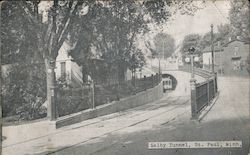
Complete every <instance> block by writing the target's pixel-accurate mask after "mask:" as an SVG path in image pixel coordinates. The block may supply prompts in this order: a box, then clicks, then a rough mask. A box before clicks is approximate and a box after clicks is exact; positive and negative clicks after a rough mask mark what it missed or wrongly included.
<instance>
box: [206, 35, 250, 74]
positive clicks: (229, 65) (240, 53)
mask: <svg viewBox="0 0 250 155" xmlns="http://www.w3.org/2000/svg"><path fill="white" fill-rule="evenodd" d="M248 55H249V43H248V42H245V41H243V40H239V39H234V40H229V41H228V42H227V43H225V44H224V45H221V46H220V43H218V44H217V45H215V46H214V65H215V66H214V67H215V71H217V72H219V73H221V74H225V75H248V73H247V69H246V67H247V66H246V65H247V56H248ZM202 57H203V68H204V69H211V67H212V66H211V65H212V53H211V46H209V47H206V48H205V49H204V50H203V54H202Z"/></svg>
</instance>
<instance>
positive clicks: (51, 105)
mask: <svg viewBox="0 0 250 155" xmlns="http://www.w3.org/2000/svg"><path fill="white" fill-rule="evenodd" d="M45 68H46V81H47V117H48V118H50V120H55V119H56V117H57V108H56V91H55V89H56V88H55V84H56V76H55V71H54V69H55V63H54V62H53V63H51V62H50V61H49V60H48V59H47V58H45Z"/></svg>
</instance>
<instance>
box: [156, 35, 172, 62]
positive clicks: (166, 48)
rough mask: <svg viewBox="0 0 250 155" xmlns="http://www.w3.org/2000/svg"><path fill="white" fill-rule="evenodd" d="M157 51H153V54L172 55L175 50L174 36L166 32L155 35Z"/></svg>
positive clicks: (164, 56)
mask: <svg viewBox="0 0 250 155" xmlns="http://www.w3.org/2000/svg"><path fill="white" fill-rule="evenodd" d="M154 44H155V45H154V46H155V50H154V51H155V52H156V53H152V55H153V56H162V57H163V58H167V57H170V56H171V55H172V54H173V53H174V50H175V40H174V38H173V37H172V36H171V35H169V34H166V33H158V34H157V35H156V36H155V37H154Z"/></svg>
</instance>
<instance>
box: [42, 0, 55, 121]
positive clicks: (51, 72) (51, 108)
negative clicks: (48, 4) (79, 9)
mask: <svg viewBox="0 0 250 155" xmlns="http://www.w3.org/2000/svg"><path fill="white" fill-rule="evenodd" d="M57 8H58V0H54V4H53V10H52V30H51V38H50V43H49V56H48V58H46V59H47V60H45V61H46V64H47V65H48V66H47V67H46V68H47V87H48V88H47V91H48V92H47V101H48V110H47V117H49V119H50V120H56V118H57V107H56V97H57V93H56V79H55V65H56V62H55V58H54V55H53V54H54V51H53V50H54V47H53V41H54V40H53V39H55V35H56V16H57V15H56V9H57Z"/></svg>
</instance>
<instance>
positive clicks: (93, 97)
mask: <svg viewBox="0 0 250 155" xmlns="http://www.w3.org/2000/svg"><path fill="white" fill-rule="evenodd" d="M91 88H92V109H95V84H94V80H93V81H92V82H91Z"/></svg>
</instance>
